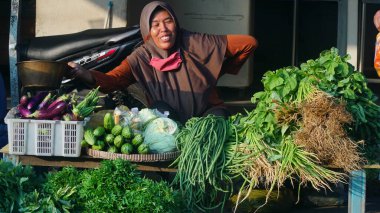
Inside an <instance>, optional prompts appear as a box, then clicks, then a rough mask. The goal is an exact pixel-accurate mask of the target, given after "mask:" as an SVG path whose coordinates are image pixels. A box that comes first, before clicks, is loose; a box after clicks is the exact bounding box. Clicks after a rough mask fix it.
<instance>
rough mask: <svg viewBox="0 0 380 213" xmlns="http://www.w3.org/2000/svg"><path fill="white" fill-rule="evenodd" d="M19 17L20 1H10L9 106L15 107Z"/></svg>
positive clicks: (17, 96)
mask: <svg viewBox="0 0 380 213" xmlns="http://www.w3.org/2000/svg"><path fill="white" fill-rule="evenodd" d="M19 15H20V0H12V2H11V14H10V27H9V73H10V87H11V88H10V89H11V104H12V107H14V106H16V105H17V104H18V101H19V99H20V98H19V97H20V93H19V81H18V72H17V67H16V63H17V61H18V53H17V50H16V45H17V42H18V32H19Z"/></svg>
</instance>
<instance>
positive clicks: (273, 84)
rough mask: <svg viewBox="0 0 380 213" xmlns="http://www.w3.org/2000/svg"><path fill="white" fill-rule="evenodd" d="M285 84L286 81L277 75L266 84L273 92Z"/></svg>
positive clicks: (271, 77)
mask: <svg viewBox="0 0 380 213" xmlns="http://www.w3.org/2000/svg"><path fill="white" fill-rule="evenodd" d="M283 83H284V79H282V78H281V77H280V76H277V75H272V76H270V77H269V78H268V80H267V82H266V84H267V85H268V88H269V90H273V89H274V88H276V87H278V86H280V85H282V84H283Z"/></svg>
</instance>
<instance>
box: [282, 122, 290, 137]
mask: <svg viewBox="0 0 380 213" xmlns="http://www.w3.org/2000/svg"><path fill="white" fill-rule="evenodd" d="M288 129H289V125H287V124H284V125H282V126H281V135H285V133H286V130H288Z"/></svg>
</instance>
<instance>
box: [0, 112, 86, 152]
mask: <svg viewBox="0 0 380 213" xmlns="http://www.w3.org/2000/svg"><path fill="white" fill-rule="evenodd" d="M16 113H17V109H16V108H12V109H11V110H10V111H9V112H8V114H7V116H6V117H5V119H4V120H5V123H6V124H7V125H8V144H9V154H15V155H37V156H64V157H79V156H80V152H81V144H80V142H81V140H82V138H83V126H84V121H53V120H32V119H17V118H15V115H16Z"/></svg>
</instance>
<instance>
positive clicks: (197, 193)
mask: <svg viewBox="0 0 380 213" xmlns="http://www.w3.org/2000/svg"><path fill="white" fill-rule="evenodd" d="M232 131H233V126H232V125H231V123H230V122H229V121H228V120H226V119H225V118H223V117H218V116H213V115H209V116H207V117H201V118H192V119H190V120H189V121H188V122H187V123H186V124H185V127H184V128H183V129H182V131H181V132H180V133H179V134H178V135H177V143H178V149H179V150H180V151H181V155H180V156H179V157H178V158H177V160H176V161H175V162H174V163H175V164H177V167H178V172H177V174H176V177H175V179H174V183H177V184H179V187H180V189H181V191H182V192H183V195H184V197H185V198H186V200H187V206H188V208H189V209H191V210H195V209H197V210H200V211H206V210H211V209H217V208H221V210H223V207H224V204H225V202H226V201H227V200H228V198H229V197H230V196H231V193H232V184H233V183H232V180H231V178H230V177H229V176H228V175H227V173H226V170H227V169H226V165H227V164H228V163H229V158H227V153H226V150H227V149H226V146H227V144H226V142H227V141H229V140H228V138H229V136H230V135H232ZM228 156H232V155H231V154H228Z"/></svg>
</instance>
